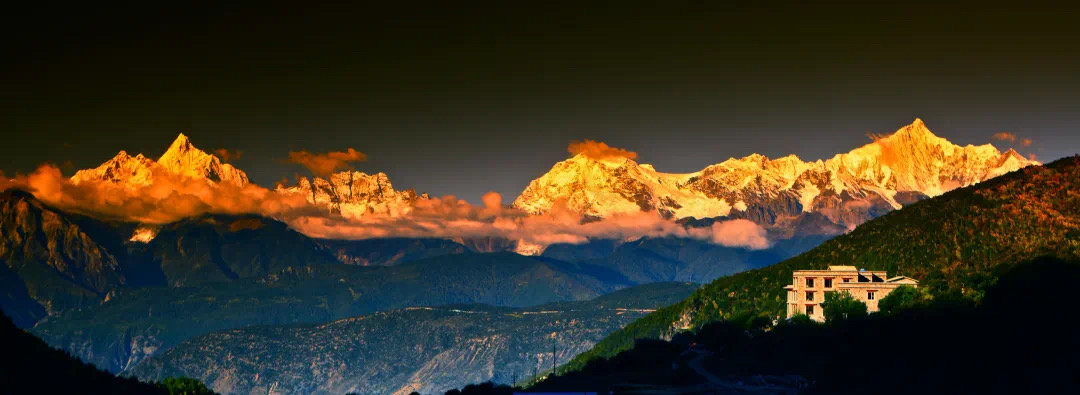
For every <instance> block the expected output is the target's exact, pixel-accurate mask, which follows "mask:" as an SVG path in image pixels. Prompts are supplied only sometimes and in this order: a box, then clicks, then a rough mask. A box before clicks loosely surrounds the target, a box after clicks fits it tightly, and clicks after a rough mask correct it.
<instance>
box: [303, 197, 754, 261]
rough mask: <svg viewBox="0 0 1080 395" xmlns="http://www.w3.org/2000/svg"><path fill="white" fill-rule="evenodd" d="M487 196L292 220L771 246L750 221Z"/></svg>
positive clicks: (318, 229) (317, 229)
mask: <svg viewBox="0 0 1080 395" xmlns="http://www.w3.org/2000/svg"><path fill="white" fill-rule="evenodd" d="M483 200H484V204H483V206H474V205H470V204H468V203H467V202H465V201H462V200H459V199H457V198H455V197H453V196H443V197H441V198H432V199H422V200H419V201H417V203H416V205H415V206H414V207H413V209H412V210H411V211H410V212H409V213H408V214H407V215H400V216H388V215H363V216H359V217H354V218H348V217H341V216H327V215H314V216H302V217H297V218H295V219H293V220H292V221H290V222H289V224H290V225H291V226H293V228H295V229H296V230H298V231H300V232H301V233H304V234H306V235H309V236H312V237H319V238H334V239H367V238H379V237H418V238H457V237H466V238H474V237H502V238H506V239H510V240H520V241H524V242H527V243H531V244H538V245H542V246H546V245H551V244H555V243H571V244H578V243H584V242H586V241H588V240H589V239H594V238H606V239H620V240H626V239H636V238H640V237H643V236H648V237H667V236H674V237H682V238H693V239H698V240H705V241H709V242H712V243H716V244H720V245H725V246H731V247H746V248H751V249H761V248H767V247H768V246H769V245H770V241H769V239H768V238H767V236H766V232H765V229H764V228H762V227H761V226H759V225H757V224H755V223H753V222H750V221H747V220H732V221H725V222H719V223H716V224H714V225H712V226H711V227H707V228H690V227H686V226H683V225H680V224H678V223H676V222H674V221H672V220H669V219H664V218H662V217H660V216H659V215H658V214H656V213H654V212H637V213H628V214H618V215H612V216H610V217H607V218H604V219H601V220H596V221H591V222H585V221H583V220H584V217H583V216H581V215H580V214H577V213H573V212H570V211H568V210H565V209H560V208H558V207H557V208H556V209H553V210H551V211H550V212H548V213H545V214H541V215H529V214H527V213H525V212H522V211H520V210H517V209H513V208H509V207H503V206H501V196H499V195H498V194H497V193H494V192H491V193H488V194H486V195H485V196H484V199H483Z"/></svg>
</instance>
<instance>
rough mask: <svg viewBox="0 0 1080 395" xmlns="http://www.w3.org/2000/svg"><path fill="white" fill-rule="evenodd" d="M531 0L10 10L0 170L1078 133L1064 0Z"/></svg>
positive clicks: (1072, 137)
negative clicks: (598, 145)
mask: <svg viewBox="0 0 1080 395" xmlns="http://www.w3.org/2000/svg"><path fill="white" fill-rule="evenodd" d="M512 3H519V2H512ZM702 3H712V2H702ZM739 3H742V2H739ZM293 4H294V5H298V4H301V3H295V2H293ZM552 4H553V3H550V2H537V3H535V5H534V6H532V7H529V8H492V7H491V6H490V5H485V6H483V7H480V6H476V7H471V6H463V5H460V4H458V2H455V3H454V4H453V6H450V5H445V4H443V5H439V6H433V7H423V6H420V5H417V3H413V5H412V6H411V7H408V8H400V9H389V8H374V7H361V6H353V8H348V9H342V8H335V7H321V8H315V9H305V8H297V7H295V6H291V7H290V6H276V5H268V4H267V3H263V4H262V5H261V6H260V7H259V8H242V7H240V6H216V8H206V9H178V8H170V7H165V6H160V5H146V6H143V7H144V8H125V9H106V8H89V7H90V6H87V8H82V9H76V8H68V9H64V10H55V9H50V10H32V11H21V10H19V11H15V10H12V11H13V12H11V13H9V14H8V15H6V18H5V21H4V23H3V26H4V27H3V29H4V30H5V32H4V37H5V40H4V42H3V44H2V45H3V48H4V59H5V60H4V61H3V62H2V65H0V70H2V74H0V75H2V80H0V83H2V84H3V89H2V92H3V93H0V95H2V97H3V105H4V111H2V112H0V114H2V115H0V117H2V118H0V120H2V122H3V123H2V125H3V128H4V129H3V130H4V137H5V138H4V139H3V143H2V144H0V158H2V159H0V169H2V170H3V171H4V172H6V173H8V174H11V173H14V172H16V171H28V170H31V169H33V168H34V167H36V166H37V165H38V164H40V163H42V162H46V161H49V162H53V163H58V164H63V163H67V162H69V163H70V166H71V167H69V168H66V169H65V171H66V172H67V174H71V172H72V170H73V169H78V168H86V167H93V166H96V165H97V164H99V163H101V162H102V161H104V160H106V159H108V158H110V157H112V156H113V155H115V154H116V152H117V151H119V150H122V149H123V150H127V151H128V152H130V153H135V152H142V153H145V154H147V155H148V156H151V157H155V158H156V157H157V156H158V155H160V154H161V153H162V152H163V151H164V150H165V148H166V147H167V146H168V144H169V143H170V142H171V141H172V139H173V138H174V137H175V136H176V134H177V133H179V132H183V133H185V134H187V135H189V136H190V137H191V139H192V141H193V142H194V143H195V144H196V145H197V146H199V147H200V148H203V149H205V150H208V151H209V150H212V149H216V148H228V149H231V150H240V151H243V153H244V155H243V156H242V157H241V158H240V159H237V160H234V161H233V163H234V164H235V165H236V166H238V167H240V168H241V169H243V170H245V171H246V172H247V173H248V174H249V175H250V176H251V177H252V179H253V180H254V181H256V182H258V183H260V184H263V185H271V184H272V183H273V182H274V181H277V180H279V179H282V178H283V177H289V178H291V177H292V176H293V175H294V174H297V173H304V172H305V170H303V169H302V168H300V167H298V166H296V165H292V164H288V163H285V162H284V161H283V159H284V158H285V157H286V156H287V155H288V152H289V151H290V150H299V149H306V150H310V151H319V152H322V151H327V150H343V149H345V148H348V147H352V148H355V149H357V150H359V151H362V152H364V153H366V154H368V156H369V157H370V160H369V161H368V162H367V163H362V164H359V165H358V166H357V168H358V169H359V170H361V171H366V172H375V171H384V172H386V173H387V174H389V175H390V178H391V180H392V181H393V182H394V185H395V187H398V188H415V189H417V190H418V191H426V192H429V193H432V194H436V195H443V194H455V195H458V196H460V197H463V198H465V199H468V200H470V201H472V202H478V201H479V197H480V195H481V194H482V193H484V192H486V191H488V190H494V191H497V192H500V193H502V194H503V195H504V196H506V200H511V199H513V197H514V196H516V195H517V194H518V193H519V192H520V191H521V190H522V189H523V188H524V187H525V186H526V184H527V183H528V182H529V181H530V180H532V179H533V178H536V177H538V176H540V175H541V174H543V173H544V172H545V171H546V170H547V169H549V168H550V167H551V165H552V164H553V163H555V162H556V161H558V160H561V159H564V158H565V157H566V156H567V152H566V145H567V143H569V142H570V141H571V140H579V139H586V138H589V139H595V140H601V141H604V142H607V143H608V144H611V145H614V146H620V147H625V148H627V149H630V150H633V151H636V152H638V153H639V154H640V161H641V162H644V163H652V164H654V165H655V166H656V168H657V169H658V170H661V171H671V172H685V171H695V170H699V169H701V168H702V167H704V166H706V165H708V164H712V163H716V162H720V161H722V160H724V159H727V158H729V157H742V156H745V155H748V154H750V153H754V152H756V153H761V154H765V155H768V156H770V157H776V156H782V155H786V154H790V153H795V154H797V155H799V156H800V157H802V158H803V159H817V158H826V157H830V156H832V155H833V154H835V153H838V152H843V151H847V150H850V149H851V148H854V147H856V146H858V145H861V144H864V143H866V142H868V141H869V140H868V139H867V137H866V134H867V133H888V132H892V131H894V130H896V129H897V128H899V127H901V126H903V125H906V124H908V123H910V122H911V121H912V120H913V119H914V118H915V117H920V118H922V119H923V120H924V121H925V122H926V124H927V125H928V126H929V127H930V128H931V129H932V130H933V131H934V132H935V133H937V134H938V135H939V136H942V137H945V138H947V139H949V140H951V141H953V142H955V143H958V144H968V143H974V144H981V143H986V142H990V141H991V139H990V136H991V135H992V134H994V133H996V132H1000V131H1008V132H1011V133H1014V134H1016V135H1017V136H1019V137H1021V138H1030V139H1032V140H1033V141H1034V143H1033V144H1032V145H1031V146H1030V147H1027V148H1020V147H1017V148H1018V149H1019V150H1020V151H1021V152H1022V153H1024V154H1035V155H1037V156H1038V157H1039V159H1040V160H1044V161H1045V160H1049V159H1053V158H1058V157H1061V156H1065V155H1070V154H1074V153H1077V152H1080V93H1078V92H1080V73H1078V72H1077V70H1080V51H1078V50H1077V48H1080V30H1078V29H1080V28H1078V27H1077V24H1076V23H1075V21H1077V20H1080V14H1078V13H1076V12H1075V11H1069V10H1053V9H1045V10H1020V9H1006V8H1000V9H988V8H985V7H986V6H985V5H975V6H959V5H952V6H949V7H950V8H948V9H945V8H941V7H940V6H938V5H935V4H934V3H918V2H903V3H897V5H896V6H893V7H889V8H886V7H881V6H877V7H875V8H854V7H830V8H828V9H821V8H810V7H806V6H803V7H800V8H797V9H793V8H760V7H759V8H747V7H744V6H736V5H735V3H732V2H726V3H725V2H720V3H718V4H715V5H708V6H704V5H697V6H692V7H683V8H678V7H665V8H662V9H660V8H654V7H650V8H640V9H632V8H630V7H625V8H602V7H593V8H589V9H585V8H582V7H580V6H554V5H552ZM568 4H572V3H568ZM619 4H628V3H619ZM222 7H226V8H222ZM995 145H997V146H998V147H999V148H1004V147H1007V146H1008V144H1007V143H1002V142H995Z"/></svg>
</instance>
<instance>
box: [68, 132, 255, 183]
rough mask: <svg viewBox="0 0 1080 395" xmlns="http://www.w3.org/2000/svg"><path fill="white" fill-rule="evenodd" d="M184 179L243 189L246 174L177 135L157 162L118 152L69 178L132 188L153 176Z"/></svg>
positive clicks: (182, 136) (184, 136)
mask: <svg viewBox="0 0 1080 395" xmlns="http://www.w3.org/2000/svg"><path fill="white" fill-rule="evenodd" d="M166 174H168V175H173V176H184V177H188V178H193V179H202V180H206V181H208V182H212V183H214V184H217V183H221V182H224V183H228V184H231V185H235V186H244V185H246V184H247V183H248V177H247V174H245V173H244V172H243V171H241V170H240V169H237V168H235V167H233V166H232V165H230V164H228V163H222V162H221V159H220V158H218V157H217V156H214V155H212V154H208V153H206V152H203V151H202V150H200V149H198V148H196V147H195V145H193V144H192V143H191V140H189V139H188V137H187V136H186V135H184V134H183V133H180V135H179V136H177V137H176V139H175V140H173V142H172V144H171V145H169V149H168V150H166V151H165V154H163V155H161V157H160V158H158V160H157V161H156V162H155V161H152V160H150V159H149V158H147V157H145V156H143V154H138V155H136V156H130V155H129V154H128V153H127V151H120V152H119V153H118V154H116V156H115V157H113V158H112V159H110V160H108V161H106V162H105V163H102V164H101V165H100V166H98V167H96V168H93V169H85V170H79V171H77V172H76V173H75V175H74V176H72V177H71V180H72V182H75V183H80V182H86V181H107V182H112V183H117V184H123V185H127V186H131V187H135V186H144V185H148V184H150V183H151V182H152V181H153V178H154V176H155V175H166Z"/></svg>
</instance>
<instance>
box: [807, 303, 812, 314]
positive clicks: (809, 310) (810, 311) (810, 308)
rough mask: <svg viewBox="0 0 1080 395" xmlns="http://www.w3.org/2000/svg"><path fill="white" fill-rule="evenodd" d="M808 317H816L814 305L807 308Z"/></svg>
mask: <svg viewBox="0 0 1080 395" xmlns="http://www.w3.org/2000/svg"><path fill="white" fill-rule="evenodd" d="M806 315H814V306H813V305H809V306H806Z"/></svg>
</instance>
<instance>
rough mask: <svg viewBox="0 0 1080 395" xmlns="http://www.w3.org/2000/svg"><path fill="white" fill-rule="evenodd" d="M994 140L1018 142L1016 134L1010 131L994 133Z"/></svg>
mask: <svg viewBox="0 0 1080 395" xmlns="http://www.w3.org/2000/svg"><path fill="white" fill-rule="evenodd" d="M993 139H994V140H1001V141H1008V142H1010V143H1015V142H1016V135H1015V134H1012V133H1009V132H998V133H994V135H993Z"/></svg>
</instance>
